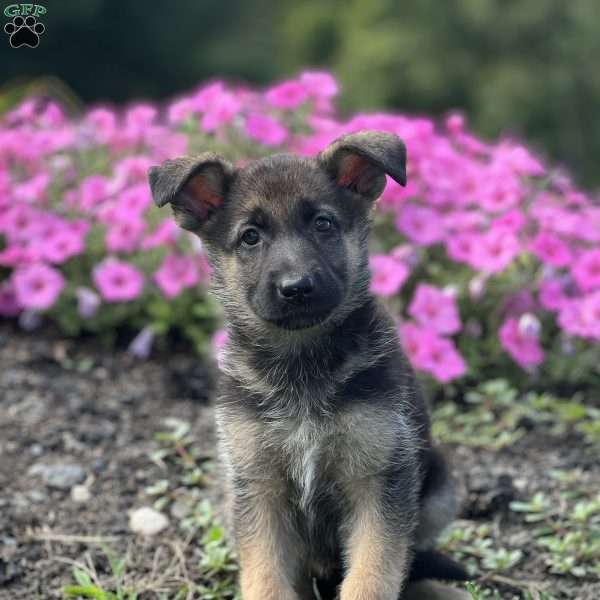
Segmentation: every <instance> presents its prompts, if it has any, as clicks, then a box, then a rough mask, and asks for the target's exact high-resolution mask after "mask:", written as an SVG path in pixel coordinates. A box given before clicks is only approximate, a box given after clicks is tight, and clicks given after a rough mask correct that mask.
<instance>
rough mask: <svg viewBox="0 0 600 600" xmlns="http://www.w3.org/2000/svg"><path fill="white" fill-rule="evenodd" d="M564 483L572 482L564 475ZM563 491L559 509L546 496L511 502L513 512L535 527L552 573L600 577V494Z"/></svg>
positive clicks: (544, 556)
mask: <svg viewBox="0 0 600 600" xmlns="http://www.w3.org/2000/svg"><path fill="white" fill-rule="evenodd" d="M561 477H562V480H563V481H564V480H566V481H569V480H570V478H568V477H565V476H564V474H561ZM585 494H586V492H585V491H583V490H580V491H578V493H577V494H573V493H572V491H571V490H570V489H566V490H562V491H561V494H560V505H558V504H557V505H553V503H552V502H551V501H550V500H549V499H548V498H546V497H545V496H544V495H543V494H541V493H538V494H536V495H535V496H534V497H533V498H532V499H531V501H529V502H512V503H511V504H510V508H511V509H512V510H513V511H515V512H518V513H520V514H522V515H523V519H524V521H525V522H526V523H528V524H533V526H534V529H533V532H532V533H533V536H534V538H535V541H536V545H537V547H538V548H539V549H540V552H542V554H543V558H544V562H545V563H546V565H547V566H548V570H549V571H550V573H553V574H557V575H571V576H573V577H597V576H598V575H600V493H596V495H591V496H588V497H583V498H582V496H585Z"/></svg>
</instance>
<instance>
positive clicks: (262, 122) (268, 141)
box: [246, 113, 288, 146]
mask: <svg viewBox="0 0 600 600" xmlns="http://www.w3.org/2000/svg"><path fill="white" fill-rule="evenodd" d="M246 133H247V134H248V137H251V138H252V139H253V140H256V141H257V142H260V143H261V144H265V145H267V146H279V145H280V144H282V143H283V142H284V140H285V139H286V138H287V136H288V131H287V129H286V128H285V127H284V126H283V125H281V124H280V123H279V122H278V121H276V120H275V119H273V118H272V117H269V116H267V115H261V114H258V113H252V114H250V115H248V118H247V120H246Z"/></svg>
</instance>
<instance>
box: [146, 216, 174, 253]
mask: <svg viewBox="0 0 600 600" xmlns="http://www.w3.org/2000/svg"><path fill="white" fill-rule="evenodd" d="M180 234H181V229H180V228H179V227H178V226H177V223H175V220H174V219H173V218H172V217H169V218H167V219H165V220H164V221H162V222H161V223H160V224H159V225H158V227H157V228H156V229H155V230H154V231H153V232H152V233H150V234H149V235H147V236H146V237H145V238H144V239H143V240H142V243H141V244H140V248H141V249H142V250H149V249H150V248H156V247H158V246H163V245H165V246H166V245H172V244H174V243H175V242H176V241H177V238H178V237H179V236H180Z"/></svg>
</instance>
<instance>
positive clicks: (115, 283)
mask: <svg viewBox="0 0 600 600" xmlns="http://www.w3.org/2000/svg"><path fill="white" fill-rule="evenodd" d="M93 280H94V285H95V286H96V287H97V288H98V290H100V294H101V295H102V297H103V298H104V299H105V300H106V301H107V302H121V301H128V300H135V298H137V297H138V296H139V295H140V294H141V293H142V290H143V288H144V275H143V274H142V273H141V271H139V270H138V269H136V268H135V267H134V266H133V265H131V264H129V263H126V262H124V261H120V260H117V259H115V258H111V257H109V258H105V259H104V260H103V261H102V262H101V263H99V264H97V265H96V266H95V267H94V271H93Z"/></svg>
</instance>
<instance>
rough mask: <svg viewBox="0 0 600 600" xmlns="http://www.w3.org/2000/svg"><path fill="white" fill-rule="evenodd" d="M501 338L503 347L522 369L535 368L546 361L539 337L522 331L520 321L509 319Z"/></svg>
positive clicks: (504, 325)
mask: <svg viewBox="0 0 600 600" xmlns="http://www.w3.org/2000/svg"><path fill="white" fill-rule="evenodd" d="M499 337H500V343H501V344H502V347H503V348H504V349H505V350H506V351H507V352H508V353H509V354H510V356H511V357H512V358H513V359H514V360H515V361H516V362H517V363H518V364H519V365H520V366H521V367H523V368H525V369H527V368H531V367H535V366H537V365H539V364H540V363H541V362H542V361H543V360H544V351H543V350H542V347H541V346H540V343H539V341H538V338H537V336H535V335H530V334H528V333H527V332H524V331H522V329H521V327H519V319H516V318H515V317H509V318H507V319H506V320H505V321H504V323H503V324H502V327H500V331H499Z"/></svg>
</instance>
